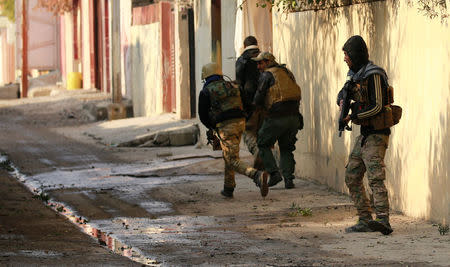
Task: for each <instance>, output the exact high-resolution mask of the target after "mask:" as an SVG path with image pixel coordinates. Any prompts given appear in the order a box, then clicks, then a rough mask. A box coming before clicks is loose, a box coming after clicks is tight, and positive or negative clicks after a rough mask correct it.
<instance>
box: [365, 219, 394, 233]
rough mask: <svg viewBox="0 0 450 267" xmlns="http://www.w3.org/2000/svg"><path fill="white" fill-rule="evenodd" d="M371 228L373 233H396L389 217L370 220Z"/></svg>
mask: <svg viewBox="0 0 450 267" xmlns="http://www.w3.org/2000/svg"><path fill="white" fill-rule="evenodd" d="M369 227H370V229H372V230H373V231H377V232H381V233H382V234H383V235H388V234H390V233H392V232H393V231H394V230H392V227H391V225H390V224H389V217H388V216H383V217H377V218H376V219H375V220H370V221H369Z"/></svg>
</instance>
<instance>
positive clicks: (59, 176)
mask: <svg viewBox="0 0 450 267" xmlns="http://www.w3.org/2000/svg"><path fill="white" fill-rule="evenodd" d="M202 160H204V159H189V160H184V161H176V162H167V161H159V162H152V163H151V164H131V165H117V164H95V165H92V166H85V167H82V166H80V167H75V168H65V169H57V170H55V171H52V172H48V173H42V174H38V175H35V176H25V175H23V174H21V173H20V172H19V170H18V169H17V168H16V167H15V166H14V165H13V164H11V163H10V162H9V161H8V158H7V157H6V156H0V164H7V165H8V166H10V167H11V168H10V173H11V174H12V175H13V176H15V177H16V178H17V179H18V180H20V181H21V182H23V183H24V184H25V185H26V186H27V187H28V189H29V190H30V191H31V192H33V193H34V194H36V196H46V192H48V191H52V190H58V189H79V190H80V191H81V192H84V191H92V190H109V189H112V188H114V190H113V191H112V192H113V194H114V197H117V198H120V199H123V200H126V201H128V202H130V201H132V202H135V203H137V204H138V205H140V206H141V207H143V208H144V209H146V210H147V211H148V212H149V213H151V214H158V213H159V214H160V213H164V212H170V211H172V207H171V204H170V203H166V202H159V201H152V200H151V199H150V196H148V194H147V193H146V192H148V190H150V189H151V188H154V187H156V186H161V185H164V184H168V183H170V184H173V183H183V182H188V181H193V180H199V179H202V177H201V176H177V177H152V178H145V179H142V178H133V177H129V176H125V175H123V174H125V173H138V172H146V171H151V170H157V169H160V168H163V169H164V168H174V167H177V166H180V167H181V166H185V165H189V164H192V163H195V162H199V161H202ZM203 179H204V177H203ZM47 205H49V206H50V207H51V208H52V209H54V210H55V211H56V212H58V213H60V214H62V215H64V216H65V217H66V218H68V219H69V220H70V221H71V222H73V223H74V224H76V225H77V226H78V227H80V229H82V231H83V232H85V233H86V234H88V235H89V236H91V237H93V238H95V239H96V240H98V242H99V243H100V244H102V245H104V246H105V247H107V248H108V249H110V250H111V251H113V252H115V253H117V254H120V255H122V256H125V257H128V258H130V259H131V260H133V261H136V262H139V263H142V264H145V265H149V266H159V265H160V264H161V263H160V262H158V261H156V260H154V259H153V258H155V257H156V256H159V257H158V258H162V259H169V258H170V257H176V256H177V255H179V253H178V252H177V253H175V254H174V255H172V253H170V255H168V253H167V251H164V252H162V251H161V250H160V248H161V247H164V246H166V247H170V246H175V247H178V246H180V247H182V248H183V249H182V251H184V253H188V252H186V251H185V250H186V249H193V250H196V249H197V248H201V247H202V246H201V244H200V240H201V239H202V237H204V236H205V235H207V236H211V238H209V239H210V240H212V241H211V242H212V243H214V242H216V243H217V245H216V247H220V243H221V242H225V241H224V240H223V238H224V237H223V236H224V235H227V236H228V237H227V238H226V239H229V240H234V239H236V238H239V237H240V234H238V233H233V232H227V233H225V232H224V231H218V230H209V231H205V230H204V229H203V228H205V227H213V226H215V225H216V224H217V220H218V219H216V218H212V217H186V216H167V217H163V218H158V219H151V218H127V217H118V218H114V219H112V220H96V221H89V220H88V218H83V217H82V216H80V215H78V214H77V213H76V212H75V211H74V210H72V209H71V208H70V207H69V206H68V205H66V204H64V203H60V202H56V201H54V200H52V199H50V200H49V201H48V202H47ZM11 238H12V237H11ZM214 240H216V241H214ZM208 249H209V248H208ZM208 249H207V250H208ZM21 253H22V252H21ZM23 253H28V255H32V254H30V253H37V254H36V255H40V254H39V253H38V252H23ZM0 255H1V254H0ZM55 256H57V255H55ZM169 261H170V259H169Z"/></svg>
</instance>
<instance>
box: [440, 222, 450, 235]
mask: <svg viewBox="0 0 450 267" xmlns="http://www.w3.org/2000/svg"><path fill="white" fill-rule="evenodd" d="M449 230H450V227H449V226H448V225H446V224H438V231H439V234H441V235H446V234H448V232H449Z"/></svg>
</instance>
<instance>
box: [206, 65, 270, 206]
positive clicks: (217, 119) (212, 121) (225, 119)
mask: <svg viewBox="0 0 450 267" xmlns="http://www.w3.org/2000/svg"><path fill="white" fill-rule="evenodd" d="M201 78H202V80H204V81H205V84H204V86H203V89H202V90H201V92H200V95H199V103H198V111H199V116H200V121H201V122H202V123H203V124H204V125H205V126H206V128H208V129H214V130H215V131H216V133H217V135H218V138H219V140H220V145H221V147H222V151H223V159H224V161H225V181H224V188H223V190H222V191H221V194H222V195H223V196H225V197H228V198H231V197H233V192H234V188H235V187H236V182H235V177H234V172H235V171H236V172H238V173H240V174H243V175H246V176H248V177H250V178H251V179H253V181H254V182H255V184H256V186H258V187H259V188H260V191H261V195H262V196H263V197H265V196H266V195H267V193H268V192H269V188H268V185H267V178H268V174H267V173H266V172H264V171H258V170H256V169H254V168H252V167H250V166H247V164H245V163H244V162H242V161H241V160H240V159H239V144H240V142H241V137H242V133H243V132H244V130H245V114H244V111H243V106H242V100H241V95H240V91H239V88H238V87H237V86H235V85H234V84H232V83H231V82H228V81H225V80H224V79H223V75H222V71H221V70H220V67H219V65H218V64H217V63H209V64H206V65H204V66H203V68H202V76H201Z"/></svg>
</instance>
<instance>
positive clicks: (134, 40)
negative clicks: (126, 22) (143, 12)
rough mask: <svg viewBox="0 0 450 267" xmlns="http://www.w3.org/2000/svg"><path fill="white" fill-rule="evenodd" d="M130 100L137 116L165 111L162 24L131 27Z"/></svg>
mask: <svg viewBox="0 0 450 267" xmlns="http://www.w3.org/2000/svg"><path fill="white" fill-rule="evenodd" d="M130 56H131V61H132V62H133V64H131V77H132V79H131V83H130V84H131V97H132V100H133V111H134V116H135V117H139V116H151V115H155V114H160V113H162V112H163V105H162V104H163V103H162V99H163V98H162V69H161V65H162V64H161V60H162V57H161V38H160V23H159V22H156V23H152V24H146V25H136V26H132V27H131V40H130Z"/></svg>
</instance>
